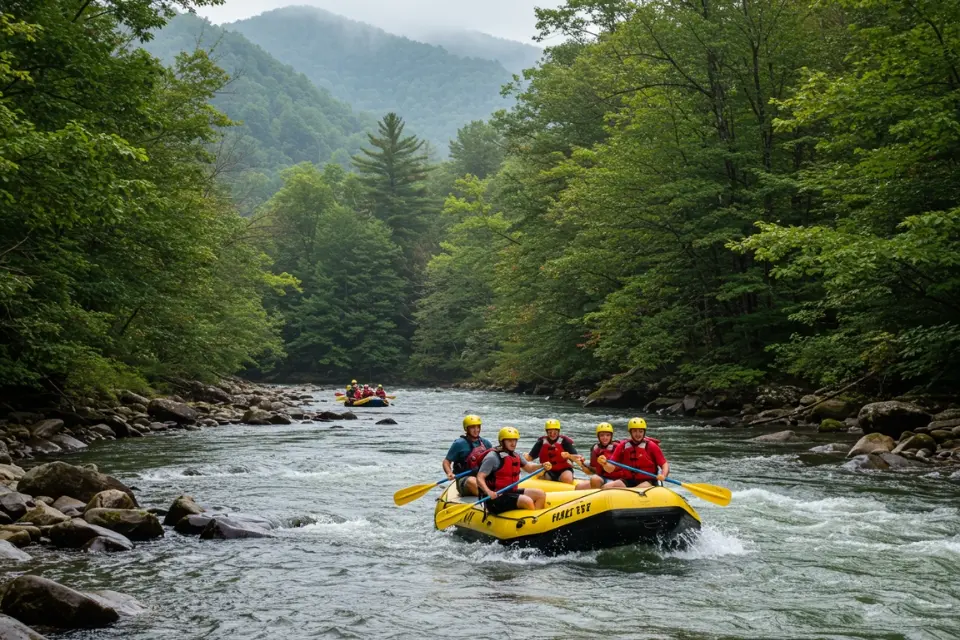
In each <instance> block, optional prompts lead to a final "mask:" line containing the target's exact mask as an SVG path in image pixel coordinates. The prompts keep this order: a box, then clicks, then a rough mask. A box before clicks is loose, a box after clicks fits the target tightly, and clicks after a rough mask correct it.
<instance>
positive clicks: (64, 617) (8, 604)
mask: <svg viewBox="0 0 960 640" xmlns="http://www.w3.org/2000/svg"><path fill="white" fill-rule="evenodd" d="M0 610H2V612H3V613H5V614H6V615H8V616H11V617H14V618H16V619H17V620H19V621H20V622H23V623H25V624H42V625H44V626H50V627H58V628H61V629H83V628H94V627H105V626H107V625H109V624H113V623H114V622H116V621H117V620H118V619H119V618H120V616H119V615H118V614H117V612H116V610H115V609H114V608H113V607H110V606H105V605H104V604H103V603H101V602H99V601H97V600H94V599H93V598H90V597H88V596H86V595H84V594H82V593H80V592H79V591H74V590H73V589H71V588H70V587H65V586H63V585H62V584H59V583H57V582H54V581H53V580H48V579H47V578H41V577H40V576H29V575H28V576H20V577H18V578H15V579H14V580H12V581H11V582H9V583H8V584H7V585H6V586H5V587H4V592H3V600H2V601H0Z"/></svg>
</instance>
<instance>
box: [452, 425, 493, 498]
mask: <svg viewBox="0 0 960 640" xmlns="http://www.w3.org/2000/svg"><path fill="white" fill-rule="evenodd" d="M482 427H483V421H482V420H480V416H476V415H469V416H467V417H465V418H464V419H463V435H462V436H460V437H459V438H457V439H456V440H454V441H453V444H451V445H450V449H449V450H448V451H447V456H446V457H445V458H444V459H443V472H444V473H445V474H447V478H448V479H450V480H453V478H454V476H456V475H458V474H460V473H462V472H464V471H466V470H467V469H471V468H472V469H473V470H474V473H473V474H471V475H469V476H465V477H463V478H459V479H458V480H457V491H459V492H460V495H462V496H478V495H480V494H479V492H478V491H477V474H476V471H477V470H478V469H479V467H480V460H482V457H483V455H484V454H486V452H487V451H489V450H490V449H492V448H493V444H491V443H490V441H489V440H487V439H486V438H481V437H480V429H481V428H482ZM471 454H472V455H471ZM478 457H479V459H478ZM471 463H472V464H471Z"/></svg>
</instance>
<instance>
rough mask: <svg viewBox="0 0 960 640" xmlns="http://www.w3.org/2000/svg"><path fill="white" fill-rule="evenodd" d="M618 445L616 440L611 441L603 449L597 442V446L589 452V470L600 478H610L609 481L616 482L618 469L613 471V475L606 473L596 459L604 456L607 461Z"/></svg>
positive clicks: (618, 475)
mask: <svg viewBox="0 0 960 640" xmlns="http://www.w3.org/2000/svg"><path fill="white" fill-rule="evenodd" d="M618 444H619V442H618V441H617V440H611V441H610V444H608V445H607V446H605V447H604V446H603V445H601V444H600V443H599V442H598V443H597V444H595V445H593V449H591V450H590V468H591V469H593V471H594V473H596V474H597V475H599V476H600V477H601V478H610V479H611V480H616V479H617V478H618V477H620V475H621V474H620V469H614V471H613V473H608V472H607V471H606V470H605V469H604V468H603V467H602V466H600V463H599V462H597V458H599V457H600V456H606V458H607V459H608V460H609V459H610V456H612V455H613V451H614V449H616V448H617V445H618Z"/></svg>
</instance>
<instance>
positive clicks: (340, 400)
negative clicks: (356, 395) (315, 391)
mask: <svg viewBox="0 0 960 640" xmlns="http://www.w3.org/2000/svg"><path fill="white" fill-rule="evenodd" d="M346 400H347V399H346V398H344V397H343V396H337V402H346Z"/></svg>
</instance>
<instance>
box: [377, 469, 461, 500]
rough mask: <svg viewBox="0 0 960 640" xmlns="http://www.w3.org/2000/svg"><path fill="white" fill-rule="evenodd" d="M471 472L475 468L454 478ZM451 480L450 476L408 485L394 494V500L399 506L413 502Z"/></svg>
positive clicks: (454, 477) (455, 477)
mask: <svg viewBox="0 0 960 640" xmlns="http://www.w3.org/2000/svg"><path fill="white" fill-rule="evenodd" d="M471 473H473V470H472V469H467V470H466V471H464V472H463V473H458V474H457V475H455V476H453V479H454V480H457V479H458V478H462V477H464V476H468V475H470V474H471ZM449 481H450V478H444V479H443V480H440V481H439V482H431V483H429V484H415V485H413V486H412V487H407V488H406V489H400V491H397V492H396V493H395V494H393V501H394V502H395V503H396V505H397V506H398V507H402V506H403V505H405V504H408V503H410V502H413V501H414V500H418V499H420V498H422V497H423V496H425V495H427V493H429V492H430V489H433V488H434V487H436V486H438V485H441V484H443V483H444V482H449Z"/></svg>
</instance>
